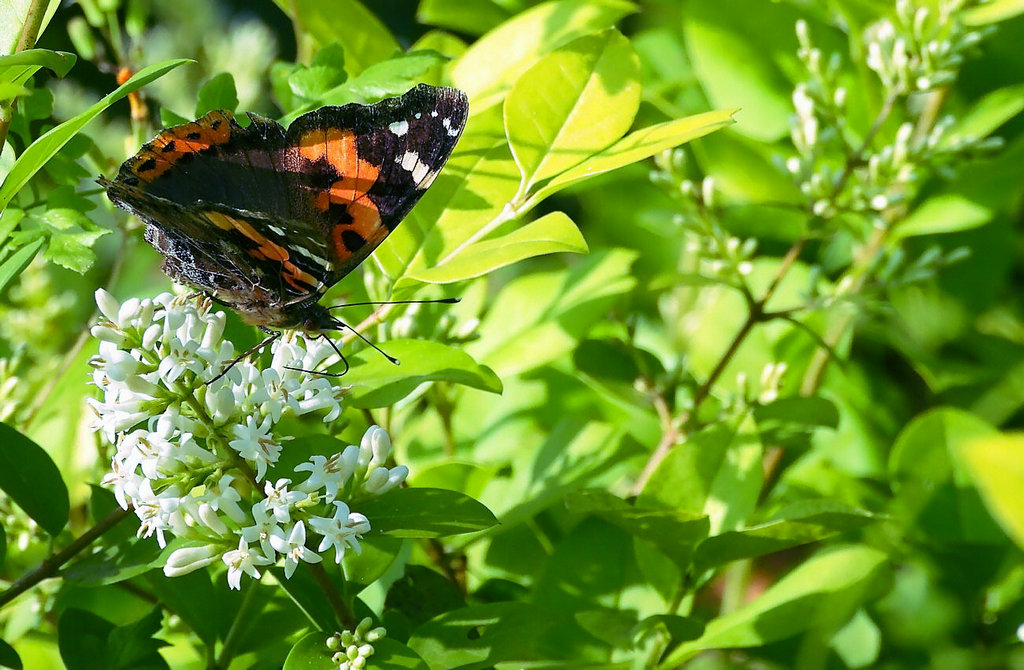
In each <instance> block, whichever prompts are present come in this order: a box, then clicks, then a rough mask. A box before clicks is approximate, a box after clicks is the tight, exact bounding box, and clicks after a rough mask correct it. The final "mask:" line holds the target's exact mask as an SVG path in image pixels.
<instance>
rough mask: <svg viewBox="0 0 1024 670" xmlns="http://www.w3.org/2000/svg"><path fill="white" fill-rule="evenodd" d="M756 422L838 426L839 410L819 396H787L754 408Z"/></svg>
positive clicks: (826, 399)
mask: <svg viewBox="0 0 1024 670" xmlns="http://www.w3.org/2000/svg"><path fill="white" fill-rule="evenodd" d="M754 418H755V419H756V420H757V422H758V424H762V423H769V422H778V423H794V424H798V425H802V426H823V427H826V428H833V429H835V428H838V427H839V410H838V409H837V408H836V406H835V403H833V402H832V401H831V400H829V399H828V398H823V397H821V396H787V397H785V398H779V399H778V400H775V401H773V402H770V403H768V404H767V405H760V406H758V407H755V408H754Z"/></svg>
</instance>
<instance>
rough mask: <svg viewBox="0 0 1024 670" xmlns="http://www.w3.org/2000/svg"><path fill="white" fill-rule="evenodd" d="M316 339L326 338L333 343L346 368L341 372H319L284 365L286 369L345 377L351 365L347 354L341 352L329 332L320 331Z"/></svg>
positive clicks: (325, 375) (333, 347)
mask: <svg viewBox="0 0 1024 670" xmlns="http://www.w3.org/2000/svg"><path fill="white" fill-rule="evenodd" d="M316 339H318V340H319V339H323V340H326V342H327V344H329V345H331V349H334V353H336V354H338V358H340V359H341V362H342V363H344V364H345V369H344V370H342V371H341V372H317V371H316V370H303V369H302V368H293V367H291V366H288V365H286V366H284V369H285V370H295V371H296V372H307V373H309V374H311V375H322V376H324V377H344V376H345V374H346V373H347V372H348V370H349V367H350V366H349V364H348V359H347V358H345V354H343V353H341V349H339V348H338V345H336V344H335V343H334V340H332V339H331V338H330V337H328V336H327V333H320V334H319V335H318V336H317V337H316Z"/></svg>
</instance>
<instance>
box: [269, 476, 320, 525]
mask: <svg viewBox="0 0 1024 670" xmlns="http://www.w3.org/2000/svg"><path fill="white" fill-rule="evenodd" d="M291 483H292V480H290V479H278V480H277V483H276V484H271V483H270V482H266V483H265V485H264V487H263V492H264V493H265V494H266V496H267V499H266V501H265V503H266V507H267V511H268V512H269V513H270V514H271V515H272V516H273V517H274V519H275V520H276V521H277V522H278V523H288V522H289V521H291V518H292V517H291V510H292V507H293V506H294V505H295V503H297V502H299V501H301V500H305V499H306V498H307V497H309V496H307V495H306V494H305V493H303V492H302V491H289V490H288V485H289V484H291Z"/></svg>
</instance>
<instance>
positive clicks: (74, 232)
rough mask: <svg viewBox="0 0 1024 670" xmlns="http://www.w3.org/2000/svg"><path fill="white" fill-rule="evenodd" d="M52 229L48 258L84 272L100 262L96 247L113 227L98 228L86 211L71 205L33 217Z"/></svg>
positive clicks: (47, 252) (47, 251) (47, 248)
mask: <svg viewBox="0 0 1024 670" xmlns="http://www.w3.org/2000/svg"><path fill="white" fill-rule="evenodd" d="M33 219H35V220H37V221H39V222H40V223H42V224H43V225H45V226H46V227H48V228H49V229H51V230H52V231H54V232H53V233H52V234H51V235H50V242H49V244H48V245H47V247H46V258H47V260H49V261H51V262H53V263H57V264H58V265H62V266H64V267H66V268H68V269H69V270H74V271H75V272H78V273H84V272H85V271H86V270H88V269H89V268H91V267H92V265H93V263H95V262H96V254H95V253H94V252H93V250H92V247H93V245H94V244H95V242H96V240H98V239H99V238H100V237H103V236H104V235H106V234H107V233H109V232H110V231H109V230H104V229H102V228H98V227H97V226H96V224H94V223H93V222H92V220H91V219H90V218H89V217H88V216H86V215H85V214H84V213H83V212H81V211H79V210H77V209H72V208H70V207H54V208H52V209H48V210H46V212H44V213H43V214H42V215H41V216H37V217H33Z"/></svg>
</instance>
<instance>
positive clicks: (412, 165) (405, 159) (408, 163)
mask: <svg viewBox="0 0 1024 670" xmlns="http://www.w3.org/2000/svg"><path fill="white" fill-rule="evenodd" d="M397 162H399V163H401V164H402V169H403V170H408V171H409V172H412V171H413V170H415V169H416V166H417V165H419V162H420V155H419V154H418V153H416V152H415V151H406V152H405V155H404V156H402V158H401V160H398V161H397Z"/></svg>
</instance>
